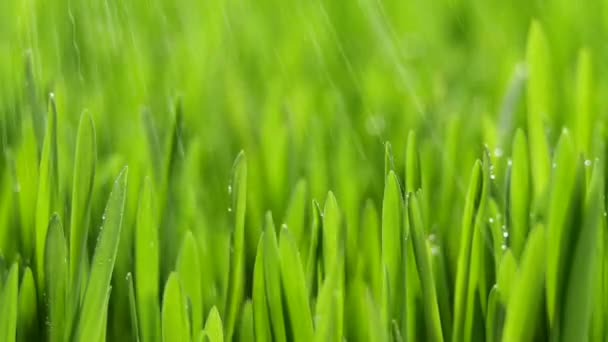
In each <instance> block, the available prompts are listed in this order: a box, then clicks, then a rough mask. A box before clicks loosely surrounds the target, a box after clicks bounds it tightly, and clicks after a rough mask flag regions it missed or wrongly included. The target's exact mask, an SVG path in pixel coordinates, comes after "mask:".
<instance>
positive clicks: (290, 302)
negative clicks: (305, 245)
mask: <svg viewBox="0 0 608 342" xmlns="http://www.w3.org/2000/svg"><path fill="white" fill-rule="evenodd" d="M279 253H280V262H281V281H282V284H283V287H282V289H283V294H284V297H285V300H286V302H287V313H288V315H287V319H288V320H289V323H290V325H289V326H290V327H291V333H292V336H291V337H290V341H311V340H312V337H313V326H312V315H311V313H310V306H309V304H308V295H307V291H306V282H305V280H304V271H303V270H302V262H301V261H300V255H299V253H298V248H297V246H296V243H295V241H294V238H293V237H292V236H291V233H290V232H289V231H288V230H287V229H286V228H285V227H283V228H281V235H280V240H279Z"/></svg>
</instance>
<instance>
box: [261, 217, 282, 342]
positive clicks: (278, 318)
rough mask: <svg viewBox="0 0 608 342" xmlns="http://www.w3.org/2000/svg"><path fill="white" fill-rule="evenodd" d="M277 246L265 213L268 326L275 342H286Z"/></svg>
mask: <svg viewBox="0 0 608 342" xmlns="http://www.w3.org/2000/svg"><path fill="white" fill-rule="evenodd" d="M280 269H281V265H280V260H279V246H278V243H277V236H276V233H275V227H274V222H273V220H272V215H271V214H270V212H267V213H266V228H265V230H264V284H265V285H266V298H267V300H268V309H269V313H270V326H271V327H272V333H273V336H274V340H275V341H286V340H287V333H286V332H285V319H284V317H283V304H282V298H283V293H282V291H281V278H280V273H279V272H280Z"/></svg>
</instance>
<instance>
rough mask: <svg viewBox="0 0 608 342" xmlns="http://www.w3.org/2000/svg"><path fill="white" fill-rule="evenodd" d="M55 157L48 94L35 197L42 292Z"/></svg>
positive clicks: (52, 109) (55, 176) (54, 195)
mask: <svg viewBox="0 0 608 342" xmlns="http://www.w3.org/2000/svg"><path fill="white" fill-rule="evenodd" d="M57 159H58V157H57V107H56V105H55V96H54V95H53V94H52V93H51V95H50V96H49V114H48V122H47V127H46V133H45V135H44V143H43V147H42V155H41V159H40V176H39V178H38V196H37V198H36V221H35V232H36V240H35V241H36V245H35V249H36V259H35V265H36V280H37V282H38V291H39V292H42V289H43V286H44V284H45V281H44V247H45V244H46V233H47V229H48V223H49V218H50V217H51V212H52V211H53V209H55V208H54V206H55V205H56V200H57V197H58V191H59V175H58V160H57Z"/></svg>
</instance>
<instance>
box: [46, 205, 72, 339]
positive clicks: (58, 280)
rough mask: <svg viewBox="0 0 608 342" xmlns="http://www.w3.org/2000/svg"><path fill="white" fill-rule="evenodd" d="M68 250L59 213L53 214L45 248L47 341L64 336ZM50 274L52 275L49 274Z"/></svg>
mask: <svg viewBox="0 0 608 342" xmlns="http://www.w3.org/2000/svg"><path fill="white" fill-rule="evenodd" d="M67 254H68V251H67V246H66V242H65V236H64V235H63V226H62V225H61V219H60V218H59V215H57V214H53V216H52V217H51V220H50V222H49V229H48V234H47V238H46V248H45V256H44V261H45V272H46V273H47V274H48V275H49V277H48V278H46V297H47V305H48V308H49V341H51V342H61V341H63V340H64V338H65V333H66V329H68V328H69V327H66V326H65V324H66V313H67V304H68V303H67V300H68V297H67V296H68V286H69V285H68V284H69V283H68V255H67ZM51 275H52V276H51Z"/></svg>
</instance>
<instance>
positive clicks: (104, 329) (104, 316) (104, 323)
mask: <svg viewBox="0 0 608 342" xmlns="http://www.w3.org/2000/svg"><path fill="white" fill-rule="evenodd" d="M110 294H112V286H109V287H108V291H107V292H106V298H105V299H104V302H103V306H102V307H101V333H100V334H99V338H98V339H97V340H98V341H99V342H106V336H107V333H108V306H109V304H110Z"/></svg>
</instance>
